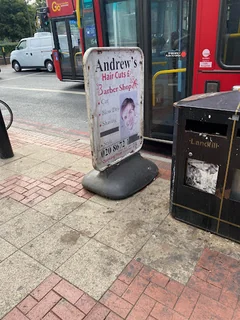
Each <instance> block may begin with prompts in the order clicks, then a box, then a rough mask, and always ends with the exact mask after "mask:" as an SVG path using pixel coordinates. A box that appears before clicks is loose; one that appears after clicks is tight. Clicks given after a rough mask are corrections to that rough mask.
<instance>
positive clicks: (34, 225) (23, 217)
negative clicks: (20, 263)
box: [0, 209, 55, 248]
mask: <svg viewBox="0 0 240 320" xmlns="http://www.w3.org/2000/svg"><path fill="white" fill-rule="evenodd" d="M54 223H55V221H54V220H53V219H51V218H50V217H48V216H46V215H44V214H42V213H40V212H38V211H36V210H34V209H28V210H27V211H25V212H23V213H21V214H20V215H18V216H17V217H15V218H13V219H11V220H10V221H8V222H6V223H4V224H2V225H1V226H0V236H1V237H2V238H3V239H5V240H7V241H9V242H10V243H12V244H13V245H15V246H16V247H18V248H21V247H22V246H23V245H24V244H26V243H27V242H29V241H31V240H32V239H34V238H35V237H36V236H38V235H39V234H40V233H42V232H43V231H45V230H46V229H48V228H49V227H50V226H51V225H52V224H54Z"/></svg>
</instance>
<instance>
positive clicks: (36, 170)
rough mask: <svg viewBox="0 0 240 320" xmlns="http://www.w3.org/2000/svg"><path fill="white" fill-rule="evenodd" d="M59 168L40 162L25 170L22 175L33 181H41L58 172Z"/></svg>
mask: <svg viewBox="0 0 240 320" xmlns="http://www.w3.org/2000/svg"><path fill="white" fill-rule="evenodd" d="M60 168H62V167H60V166H56V165H52V164H50V163H46V162H41V163H39V164H37V165H35V166H34V167H33V168H31V169H28V170H25V171H24V175H25V176H27V177H30V178H33V179H42V178H44V177H46V176H47V175H49V174H51V173H53V172H55V171H57V170H59V169H60Z"/></svg>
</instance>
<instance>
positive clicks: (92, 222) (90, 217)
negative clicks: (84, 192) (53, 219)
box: [61, 201, 116, 237]
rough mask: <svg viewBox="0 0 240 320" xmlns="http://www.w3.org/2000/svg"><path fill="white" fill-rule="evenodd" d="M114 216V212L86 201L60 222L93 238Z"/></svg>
mask: <svg viewBox="0 0 240 320" xmlns="http://www.w3.org/2000/svg"><path fill="white" fill-rule="evenodd" d="M115 216H116V211H115V210H113V209H111V208H106V207H105V206H102V205H100V204H97V203H95V202H92V201H87V202H85V203H84V204H82V205H81V206H80V207H78V208H77V209H76V210H74V211H73V212H71V213H69V214H68V215H67V216H66V217H65V218H64V219H62V220H61V222H62V223H64V224H66V225H67V226H69V227H72V228H73V229H75V230H78V231H80V232H81V233H83V234H85V235H86V236H88V237H93V236H94V235H95V234H96V233H97V232H98V231H99V230H101V229H102V228H103V227H104V226H106V225H107V223H108V222H109V221H110V220H112V219H113V218H114V217H115Z"/></svg>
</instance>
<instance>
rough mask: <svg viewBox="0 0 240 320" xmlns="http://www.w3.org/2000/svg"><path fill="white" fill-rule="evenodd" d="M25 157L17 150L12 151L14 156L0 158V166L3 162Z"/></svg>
mask: <svg viewBox="0 0 240 320" xmlns="http://www.w3.org/2000/svg"><path fill="white" fill-rule="evenodd" d="M23 157H25V156H24V155H23V154H21V153H18V152H14V156H13V157H11V158H8V159H0V167H1V166H3V165H4V164H7V163H10V162H13V161H16V160H18V159H21V158H23Z"/></svg>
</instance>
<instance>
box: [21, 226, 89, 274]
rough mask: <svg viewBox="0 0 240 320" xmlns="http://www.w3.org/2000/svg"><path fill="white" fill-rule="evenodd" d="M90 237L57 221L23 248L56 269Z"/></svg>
mask: <svg viewBox="0 0 240 320" xmlns="http://www.w3.org/2000/svg"><path fill="white" fill-rule="evenodd" d="M88 240H89V238H87V237H85V236H83V235H82V234H81V233H80V232H78V231H76V230H73V229H71V228H69V227H67V226H65V225H63V224H62V223H57V224H55V225H54V226H52V227H51V228H49V229H48V230H46V231H45V232H43V233H42V234H41V235H40V236H38V237H37V238H35V239H34V240H33V241H31V242H29V243H28V244H27V245H26V246H24V247H23V248H22V250H23V251H24V252H26V253H27V254H29V255H30V256H31V257H33V258H35V259H36V260H37V261H39V262H40V263H41V264H43V265H44V266H46V267H48V268H49V269H51V270H53V271H54V270H56V269H57V268H58V267H60V266H61V265H62V264H63V263H64V262H65V261H66V260H67V259H69V257H71V256H72V255H73V254H74V253H75V252H76V251H77V250H78V249H80V248H81V247H82V246H83V245H84V244H85V243H86V242H87V241H88Z"/></svg>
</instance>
